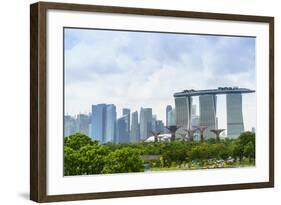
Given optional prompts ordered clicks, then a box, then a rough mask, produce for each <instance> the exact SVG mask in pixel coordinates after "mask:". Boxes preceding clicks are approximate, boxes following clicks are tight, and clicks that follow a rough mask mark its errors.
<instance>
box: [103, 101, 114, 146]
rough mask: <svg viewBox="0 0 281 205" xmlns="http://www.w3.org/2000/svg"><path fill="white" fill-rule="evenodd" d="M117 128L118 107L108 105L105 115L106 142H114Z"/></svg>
mask: <svg viewBox="0 0 281 205" xmlns="http://www.w3.org/2000/svg"><path fill="white" fill-rule="evenodd" d="M115 126H116V107H115V105H113V104H109V105H106V115H105V139H104V142H114V140H115V130H116V129H115Z"/></svg>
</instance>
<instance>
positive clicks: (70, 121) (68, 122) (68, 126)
mask: <svg viewBox="0 0 281 205" xmlns="http://www.w3.org/2000/svg"><path fill="white" fill-rule="evenodd" d="M77 131H78V129H77V123H76V119H75V118H74V117H72V116H70V115H66V116H64V136H69V135H72V134H75V133H76V132H77Z"/></svg>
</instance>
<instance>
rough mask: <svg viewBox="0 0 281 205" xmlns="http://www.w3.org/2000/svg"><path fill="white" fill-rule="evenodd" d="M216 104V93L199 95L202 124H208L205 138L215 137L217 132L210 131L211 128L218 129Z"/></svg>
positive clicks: (200, 121) (200, 120)
mask: <svg viewBox="0 0 281 205" xmlns="http://www.w3.org/2000/svg"><path fill="white" fill-rule="evenodd" d="M216 106H217V96H216V95H201V96H199V107H200V117H199V123H200V126H206V127H207V129H206V131H205V134H204V136H205V138H206V139H209V138H215V137H216V136H215V134H214V133H212V132H210V130H211V129H217V118H216Z"/></svg>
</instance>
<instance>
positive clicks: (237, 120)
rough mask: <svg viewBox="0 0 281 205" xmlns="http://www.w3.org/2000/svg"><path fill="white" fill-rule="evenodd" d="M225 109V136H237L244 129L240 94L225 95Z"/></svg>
mask: <svg viewBox="0 0 281 205" xmlns="http://www.w3.org/2000/svg"><path fill="white" fill-rule="evenodd" d="M226 110H227V136H228V137H230V138H237V137H239V135H240V133H241V132H243V131H244V123H243V114H242V95H241V94H227V95H226Z"/></svg>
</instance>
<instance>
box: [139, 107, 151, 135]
mask: <svg viewBox="0 0 281 205" xmlns="http://www.w3.org/2000/svg"><path fill="white" fill-rule="evenodd" d="M151 128H152V109H151V108H141V111H140V139H142V140H144V139H146V138H147V137H149V136H151V131H152V130H151Z"/></svg>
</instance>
